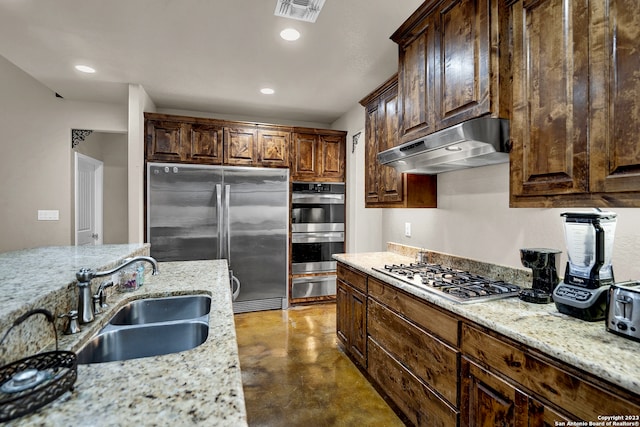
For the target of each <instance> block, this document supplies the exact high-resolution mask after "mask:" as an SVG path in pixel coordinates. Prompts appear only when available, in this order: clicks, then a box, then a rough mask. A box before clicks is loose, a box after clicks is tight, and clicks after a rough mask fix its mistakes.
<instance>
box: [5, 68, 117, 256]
mask: <svg viewBox="0 0 640 427" xmlns="http://www.w3.org/2000/svg"><path fill="white" fill-rule="evenodd" d="M0 129H2V132H1V133H0V148H1V150H2V156H0V252H6V251H12V250H17V249H23V248H32V247H38V246H50V245H70V244H72V235H73V226H72V224H73V182H72V163H71V158H72V156H71V129H92V130H96V131H106V132H126V131H127V108H126V106H118V105H112V104H101V103H89V102H76V101H69V100H65V99H60V98H56V97H55V94H54V93H53V92H52V91H51V90H50V89H48V88H46V87H45V86H43V85H42V84H40V83H39V82H38V81H36V80H35V79H33V78H32V77H31V76H29V75H28V74H26V73H24V72H23V71H22V70H20V69H19V68H17V67H16V66H14V65H13V64H12V63H11V62H9V61H7V60H6V59H5V58H4V57H2V56H0ZM38 209H56V210H59V211H60V220H59V221H38V220H37V211H38Z"/></svg>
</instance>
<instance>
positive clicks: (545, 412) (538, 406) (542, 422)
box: [528, 397, 575, 427]
mask: <svg viewBox="0 0 640 427" xmlns="http://www.w3.org/2000/svg"><path fill="white" fill-rule="evenodd" d="M528 413H529V427H556V426H558V425H567V422H568V421H571V420H572V419H573V420H575V418H567V417H565V416H564V415H561V414H560V413H558V412H556V411H554V410H553V409H551V408H549V407H548V406H545V405H544V404H543V403H541V402H539V401H537V400H536V399H534V398H532V397H530V398H529V411H528ZM560 423H564V424H560Z"/></svg>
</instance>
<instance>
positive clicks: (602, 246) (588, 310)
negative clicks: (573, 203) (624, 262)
mask: <svg viewBox="0 0 640 427" xmlns="http://www.w3.org/2000/svg"><path fill="white" fill-rule="evenodd" d="M561 216H562V217H564V236H565V241H566V244H567V256H568V258H569V260H568V262H567V267H566V270H565V274H564V279H563V281H562V283H560V284H559V285H558V286H557V287H556V289H555V290H554V292H553V300H554V302H555V303H556V307H557V308H558V311H559V312H561V313H564V314H568V315H570V316H573V317H577V318H579V319H583V320H587V321H597V320H603V319H604V318H605V316H606V298H607V296H606V291H607V289H608V288H609V285H612V284H613V283H614V278H613V266H612V264H611V258H612V254H613V240H614V236H615V230H616V216H617V214H615V213H613V212H576V213H574V212H565V213H563V214H561Z"/></svg>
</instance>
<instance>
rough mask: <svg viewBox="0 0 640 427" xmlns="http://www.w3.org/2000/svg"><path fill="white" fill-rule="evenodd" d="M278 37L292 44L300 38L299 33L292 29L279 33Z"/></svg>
mask: <svg viewBox="0 0 640 427" xmlns="http://www.w3.org/2000/svg"><path fill="white" fill-rule="evenodd" d="M280 37H282V38H283V39H284V40H286V41H289V42H292V41H296V40H298V39H299V38H300V32H299V31H298V30H295V29H293V28H285V29H284V30H282V31H280Z"/></svg>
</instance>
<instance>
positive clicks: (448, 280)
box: [373, 263, 520, 304]
mask: <svg viewBox="0 0 640 427" xmlns="http://www.w3.org/2000/svg"><path fill="white" fill-rule="evenodd" d="M373 269H374V270H376V271H379V272H380V273H384V274H386V275H388V276H391V277H393V278H394V279H398V280H401V281H403V282H405V283H408V284H410V285H413V286H416V287H418V288H420V289H424V290H427V291H429V292H433V293H434V294H436V295H440V296H441V297H444V298H447V299H449V300H451V301H455V302H458V303H463V304H468V303H474V302H481V301H487V300H494V299H499V298H507V297H514V296H517V295H518V293H519V292H520V287H519V286H516V285H513V284H511V283H507V282H504V281H502V280H492V279H488V278H486V277H483V276H479V275H477V274H473V273H469V272H466V271H462V270H456V269H453V268H449V267H443V266H441V265H439V264H427V263H411V264H391V265H385V266H384V267H383V268H376V267H374V268H373Z"/></svg>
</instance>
